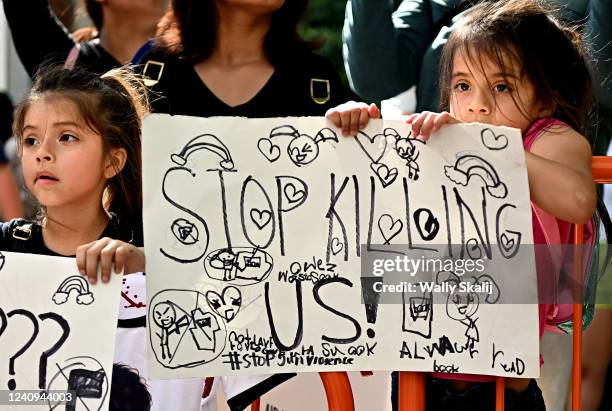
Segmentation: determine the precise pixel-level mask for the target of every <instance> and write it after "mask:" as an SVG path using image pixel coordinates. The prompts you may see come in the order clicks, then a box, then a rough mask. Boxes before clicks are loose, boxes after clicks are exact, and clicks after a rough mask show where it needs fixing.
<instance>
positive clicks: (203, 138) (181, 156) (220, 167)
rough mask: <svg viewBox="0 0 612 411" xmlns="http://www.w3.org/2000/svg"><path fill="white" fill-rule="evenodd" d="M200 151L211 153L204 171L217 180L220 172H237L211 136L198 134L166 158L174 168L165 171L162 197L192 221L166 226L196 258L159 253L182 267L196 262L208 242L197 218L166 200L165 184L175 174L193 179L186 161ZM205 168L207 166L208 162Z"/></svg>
mask: <svg viewBox="0 0 612 411" xmlns="http://www.w3.org/2000/svg"><path fill="white" fill-rule="evenodd" d="M202 150H204V151H206V152H207V153H211V154H212V155H213V159H214V160H213V164H212V165H210V166H207V167H206V171H208V172H210V171H217V172H218V173H219V174H220V178H221V179H222V177H223V176H222V173H223V172H236V171H237V169H236V168H235V164H234V160H233V159H232V155H231V153H230V151H229V149H228V148H227V147H226V146H225V144H223V143H222V142H221V141H220V140H219V139H218V138H217V137H216V136H214V135H212V134H201V135H199V136H196V137H194V138H193V139H191V140H190V141H189V142H187V144H185V146H184V147H183V148H182V149H181V151H180V152H179V153H176V154H172V155H171V156H170V159H171V160H172V162H173V163H174V164H176V167H174V166H173V167H170V168H169V169H168V170H166V173H165V174H164V178H163V181H162V195H163V196H164V198H165V199H166V201H168V202H169V203H170V204H171V205H173V206H174V207H176V208H178V209H179V210H181V211H183V212H185V213H187V214H189V215H190V216H191V217H193V219H186V218H178V219H176V220H174V221H173V222H172V224H171V226H170V230H171V232H172V234H173V235H174V237H175V238H176V239H177V240H179V242H180V243H181V244H183V245H190V246H192V247H194V248H195V249H196V250H197V251H199V252H200V254H198V255H197V256H195V257H190V258H186V257H178V256H176V255H174V254H172V253H170V252H168V251H166V250H165V249H163V248H160V250H159V251H160V252H161V253H162V254H163V255H164V256H166V257H167V258H169V259H171V260H174V261H177V262H179V263H184V264H185V263H193V262H196V261H199V260H200V259H201V258H202V257H204V255H205V254H206V251H207V250H208V242H209V232H208V225H207V224H206V221H205V220H204V219H203V218H202V217H201V216H200V215H198V214H197V213H196V212H194V211H193V210H190V209H189V208H187V207H186V206H184V205H182V204H180V203H178V202H177V201H176V200H174V199H173V198H172V197H171V196H170V194H169V193H168V188H169V187H167V180H168V177H169V176H170V175H174V174H175V173H183V174H186V175H187V176H189V177H191V178H195V177H196V176H197V174H196V172H195V171H194V170H193V169H192V167H191V166H189V164H188V163H189V161H188V160H190V157H191V156H192V155H194V153H198V152H200V151H202ZM196 156H197V155H196ZM197 157H198V158H197V159H198V160H200V161H203V160H202V158H201V156H197ZM209 162H210V159H209ZM206 164H208V162H207V163H206ZM196 221H197V222H199V224H201V227H198V226H197V225H196V224H197V223H196ZM190 250H191V248H189V249H188V252H189V251H190Z"/></svg>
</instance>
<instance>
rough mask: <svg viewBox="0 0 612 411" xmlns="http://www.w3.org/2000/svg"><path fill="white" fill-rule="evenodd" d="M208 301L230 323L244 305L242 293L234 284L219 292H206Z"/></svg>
mask: <svg viewBox="0 0 612 411" xmlns="http://www.w3.org/2000/svg"><path fill="white" fill-rule="evenodd" d="M206 301H207V302H208V305H209V306H210V308H212V310H213V311H214V312H216V313H217V314H219V315H220V316H221V317H223V319H225V321H227V322H228V323H229V322H230V321H232V320H233V319H234V318H235V317H236V315H237V314H238V311H240V306H241V305H242V293H241V292H240V290H239V289H238V288H236V287H233V286H228V287H225V288H224V289H223V292H222V293H221V294H219V293H218V292H216V291H208V292H207V293H206Z"/></svg>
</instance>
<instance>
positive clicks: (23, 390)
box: [0, 252, 121, 410]
mask: <svg viewBox="0 0 612 411" xmlns="http://www.w3.org/2000/svg"><path fill="white" fill-rule="evenodd" d="M120 284H121V279H120V277H119V276H116V275H114V276H111V281H110V283H109V284H104V285H97V286H91V285H90V284H89V283H88V282H87V280H86V279H85V277H83V276H81V275H80V274H79V273H78V271H77V267H76V263H75V261H74V259H73V258H63V257H48V256H42V255H32V254H19V253H7V252H4V253H2V255H1V256H0V410H5V409H6V410H8V409H11V410H12V409H13V408H14V406H16V405H27V407H26V408H27V409H28V410H29V409H41V410H44V409H47V410H50V409H65V410H87V409H89V410H105V409H107V408H108V403H109V402H108V401H109V396H110V384H111V377H112V367H113V354H114V348H115V331H116V327H117V311H118V302H119V293H120V291H121V285H120ZM24 409H25V408H24Z"/></svg>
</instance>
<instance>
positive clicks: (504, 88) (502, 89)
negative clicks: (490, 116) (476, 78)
mask: <svg viewBox="0 0 612 411" xmlns="http://www.w3.org/2000/svg"><path fill="white" fill-rule="evenodd" d="M494 90H495V91H496V92H497V93H506V92H508V91H510V87H508V85H507V84H496V85H495V87H494Z"/></svg>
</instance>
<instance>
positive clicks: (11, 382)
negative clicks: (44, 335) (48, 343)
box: [8, 309, 38, 391]
mask: <svg viewBox="0 0 612 411" xmlns="http://www.w3.org/2000/svg"><path fill="white" fill-rule="evenodd" d="M14 315H22V316H24V317H27V318H28V319H29V320H30V321H32V325H33V326H34V332H33V333H32V336H31V337H30V339H29V340H28V341H27V342H26V343H25V344H24V345H23V347H21V349H20V350H19V351H17V352H16V353H15V355H13V356H12V357H11V358H10V360H9V375H15V361H16V360H17V358H19V357H20V356H21V355H22V354H23V353H24V352H26V351H27V349H28V348H30V346H31V345H32V343H34V340H35V339H36V336H37V335H38V321H37V320H36V317H35V316H34V314H32V313H31V312H29V311H26V310H22V309H17V310H13V311H11V312H9V313H8V317H9V318H11V317H12V316H14ZM8 388H9V390H11V391H14V390H15V388H17V383H16V382H15V379H14V378H11V379H10V380H9V382H8Z"/></svg>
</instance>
